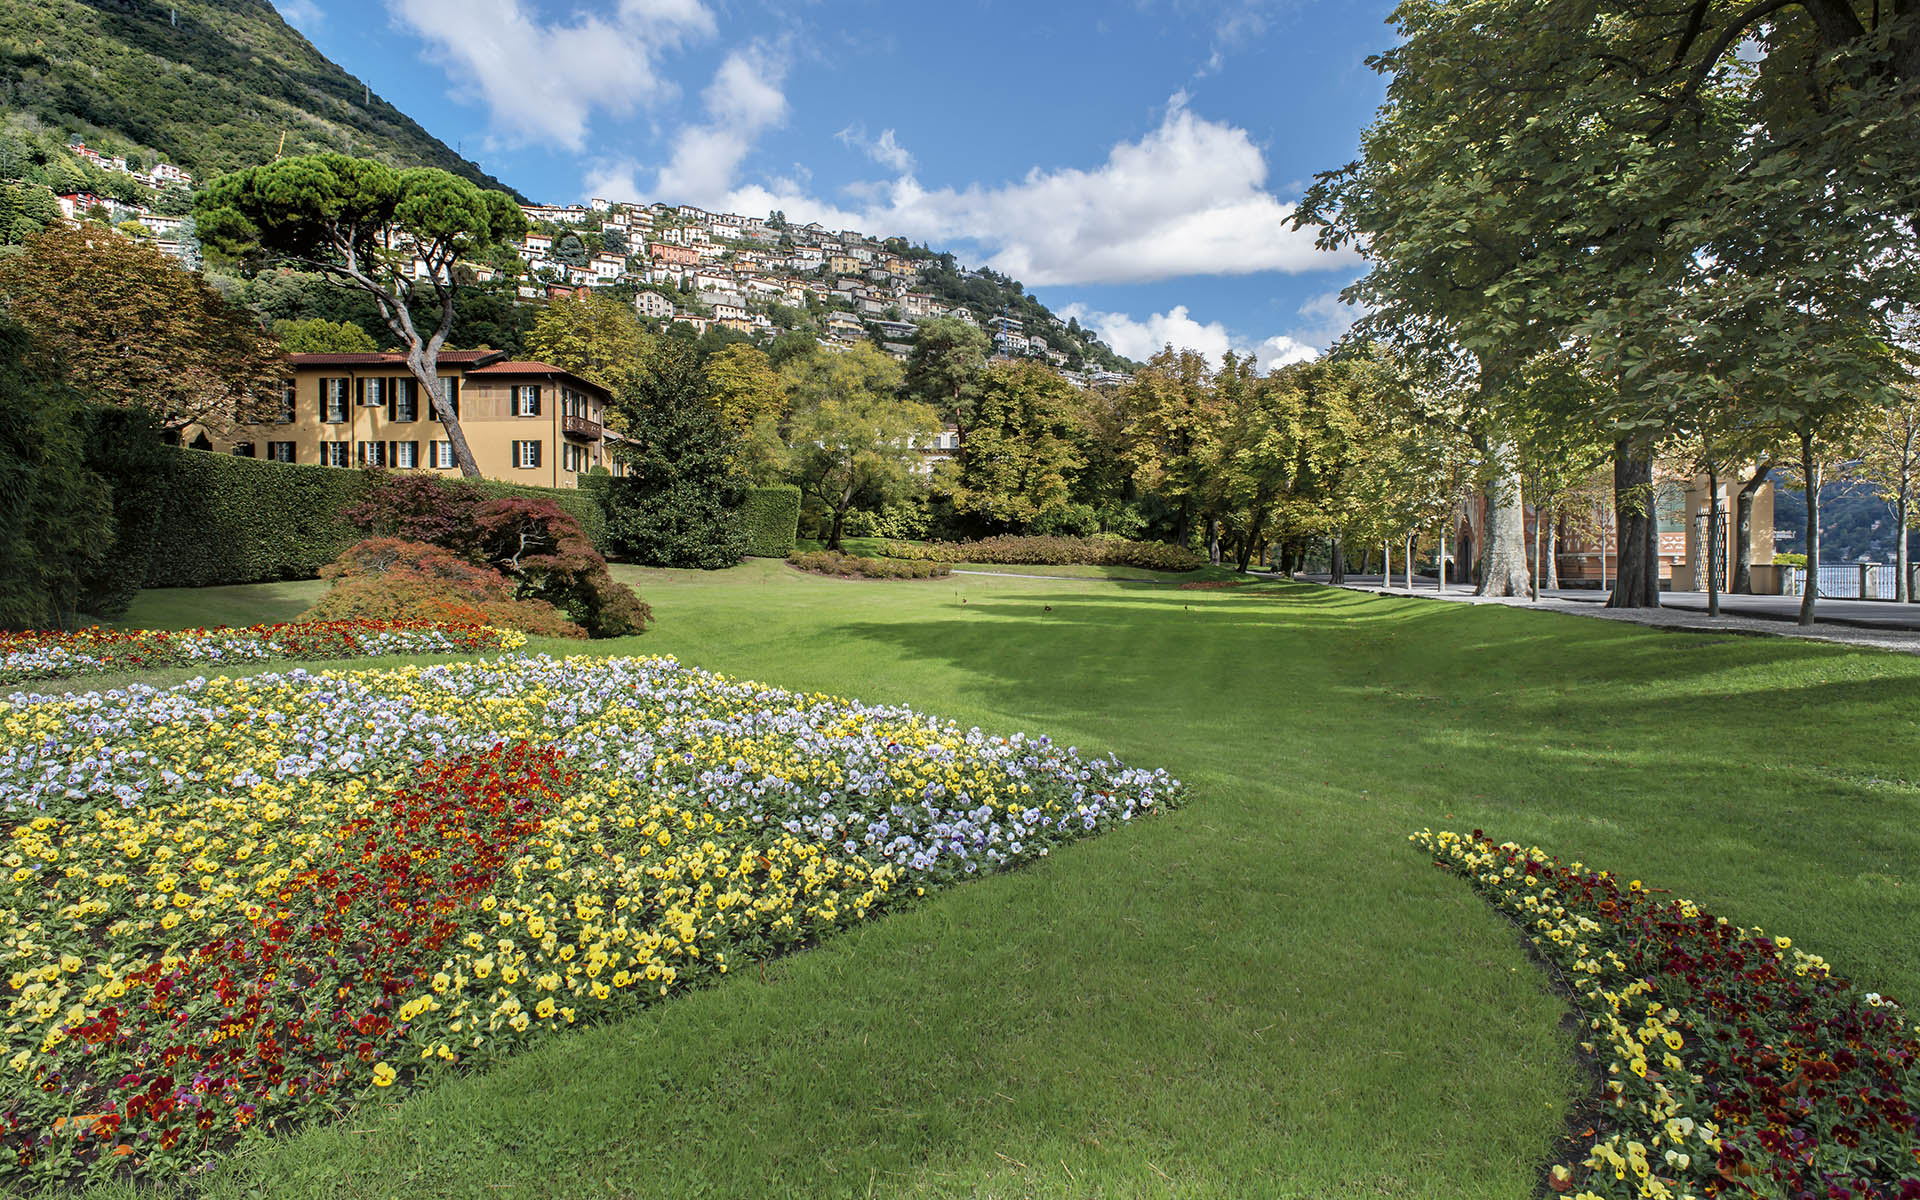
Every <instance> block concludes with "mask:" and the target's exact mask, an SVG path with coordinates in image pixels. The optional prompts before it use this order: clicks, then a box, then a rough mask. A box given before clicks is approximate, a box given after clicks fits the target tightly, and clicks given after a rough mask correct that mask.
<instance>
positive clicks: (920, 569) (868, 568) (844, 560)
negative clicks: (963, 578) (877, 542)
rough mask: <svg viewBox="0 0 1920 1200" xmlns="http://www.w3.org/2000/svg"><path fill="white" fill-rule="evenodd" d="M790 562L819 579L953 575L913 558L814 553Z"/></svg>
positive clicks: (945, 567)
mask: <svg viewBox="0 0 1920 1200" xmlns="http://www.w3.org/2000/svg"><path fill="white" fill-rule="evenodd" d="M787 562H788V563H790V564H792V565H793V566H795V567H797V568H799V569H800V570H802V571H810V572H812V573H813V574H815V575H837V576H840V577H841V578H843V579H851V578H859V579H939V578H942V577H944V576H948V575H951V574H953V568H952V567H950V566H948V565H947V564H946V563H943V562H928V561H925V560H915V559H909V558H861V557H860V556H859V555H857V554H841V553H840V552H839V551H837V550H810V551H802V552H800V553H797V554H790V555H788V556H787Z"/></svg>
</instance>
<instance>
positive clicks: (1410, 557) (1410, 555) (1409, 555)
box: [1407, 534, 1414, 592]
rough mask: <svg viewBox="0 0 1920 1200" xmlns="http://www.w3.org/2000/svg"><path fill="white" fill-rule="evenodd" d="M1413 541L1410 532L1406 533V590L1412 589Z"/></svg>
mask: <svg viewBox="0 0 1920 1200" xmlns="http://www.w3.org/2000/svg"><path fill="white" fill-rule="evenodd" d="M1413 543H1414V537H1413V535H1412V534H1408V535H1407V590H1408V591H1409V592H1411V591H1412V590H1413Z"/></svg>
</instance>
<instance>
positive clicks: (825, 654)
mask: <svg viewBox="0 0 1920 1200" xmlns="http://www.w3.org/2000/svg"><path fill="white" fill-rule="evenodd" d="M616 571H617V573H618V574H619V575H620V576H621V577H622V578H624V579H627V580H629V581H631V582H634V583H635V584H636V586H637V587H638V588H639V589H640V591H641V592H642V594H643V595H644V596H645V597H646V598H647V599H648V601H650V602H651V603H652V604H653V606H654V609H655V612H656V613H657V614H658V615H659V624H658V626H657V627H656V628H655V629H654V630H653V631H651V632H649V633H648V634H646V635H645V636H643V637H640V638H637V639H629V640H627V641H623V642H619V643H600V644H596V645H595V647H594V649H595V650H596V651H599V650H607V651H609V652H613V651H621V652H625V651H646V652H652V653H673V654H676V655H678V656H680V657H681V658H682V659H683V660H685V661H688V662H692V663H696V664H699V665H701V666H705V667H709V668H712V669H715V670H719V671H724V672H727V673H729V674H734V675H744V676H751V677H754V678H759V679H764V680H767V681H769V682H773V683H777V684H781V685H785V686H789V687H797V688H804V689H814V690H821V691H829V692H837V693H842V694H849V695H854V696H858V697H861V698H862V699H866V700H872V701H897V702H904V703H912V704H914V705H915V706H916V707H919V708H921V709H923V710H926V711H931V712H935V713H939V714H941V715H944V716H949V717H953V718H955V719H958V720H960V721H962V722H968V723H977V724H979V725H981V726H983V727H986V728H990V729H994V730H1001V731H1009V730H1013V729H1029V730H1033V731H1036V732H1046V733H1050V734H1052V735H1054V736H1056V737H1059V738H1063V739H1066V740H1069V741H1071V742H1074V743H1077V744H1078V745H1079V746H1081V747H1082V748H1083V749H1097V750H1101V751H1104V750H1109V749H1111V750H1113V751H1116V752H1117V753H1119V754H1120V755H1121V756H1122V757H1123V758H1125V759H1127V760H1128V761H1130V762H1135V763H1140V764H1146V765H1165V766H1167V767H1169V768H1171V769H1173V770H1174V771H1175V772H1176V773H1177V774H1179V775H1180V776H1182V777H1183V778H1184V779H1186V780H1187V782H1188V784H1189V786H1190V789H1191V795H1192V801H1191V803H1190V805H1189V806H1188V807H1186V808H1184V809H1181V810H1179V811H1178V812H1175V813H1173V814H1170V815H1164V816H1162V817H1159V818H1156V819H1154V820H1152V821H1148V822H1144V823H1143V824H1141V825H1140V826H1138V827H1136V828H1130V829H1125V830H1121V831H1118V832H1115V833H1113V834H1110V835H1107V836H1105V837H1102V838H1100V839H1097V840H1095V841H1092V842H1089V843H1086V844H1083V845H1080V846H1076V847H1074V848H1072V849H1071V850H1069V851H1067V852H1064V853H1060V854H1056V855H1055V856H1053V857H1052V858H1050V859H1048V860H1047V861H1046V863H1044V864H1042V865H1040V866H1039V867H1036V868H1033V869H1028V870H1023V871H1021V872H1018V873H1016V874H1013V875H1009V876H1002V877H998V878H994V879H989V880H984V881H981V882H978V883H973V884H970V885H968V886H965V887H961V888H957V889H954V890H952V891H949V892H945V893H942V894H939V895H937V896H935V897H933V898H931V899H929V900H928V901H927V902H925V903H924V904H922V905H920V906H919V907H917V908H914V909H912V910H909V911H904V912H900V913H896V914H894V915H892V916H889V917H887V918H885V919H883V920H881V921H879V922H877V923H875V924H873V925H871V926H869V927H866V928H862V929H858V930H856V931H854V932H852V933H849V934H847V935H845V936H842V937H840V938H838V939H836V940H834V941H832V942H830V943H828V944H826V945H824V946H822V947H820V948H818V949H816V950H814V951H811V952H809V953H806V954H802V955H798V956H795V957H791V958H788V959H785V960H781V961H778V962H776V963H774V964H771V965H769V966H768V967H767V968H766V969H765V972H764V975H762V974H761V973H760V972H758V971H746V970H742V971H739V972H737V973H736V974H735V975H734V976H731V977H729V979H728V981H727V983H726V984H725V985H724V986H721V987H718V988H714V989H711V990H708V991H705V992H701V993H697V994H693V995H688V996H683V997H679V998H676V999H674V1000H671V1001H669V1002H667V1003H664V1004H661V1005H658V1006H656V1007H654V1008H652V1009H650V1010H647V1011H644V1012H642V1013H639V1014H638V1015H636V1016H635V1017H633V1018H632V1019H630V1020H627V1021H624V1022H622V1023H619V1024H617V1025H613V1026H608V1027H604V1028H600V1029H596V1030H592V1031H587V1032H584V1033H582V1034H580V1035H578V1036H573V1037H567V1038H562V1039H559V1040H558V1041H556V1042H555V1043H553V1044H550V1045H548V1046H546V1047H543V1048H541V1049H539V1050H537V1051H535V1052H533V1053H530V1054H528V1055H526V1056H525V1057H523V1058H521V1059H519V1060H517V1061H515V1062H513V1063H511V1064H509V1065H508V1066H507V1067H505V1068H503V1069H500V1070H498V1071H496V1072H493V1073H491V1074H488V1075H485V1076H480V1077H475V1078H470V1079H464V1080H453V1081H448V1082H445V1083H443V1084H441V1085H439V1086H437V1087H434V1088H431V1089H429V1090H428V1091H426V1092H425V1093H423V1094H420V1095H418V1096H415V1097H412V1098H410V1099H407V1100H404V1101H402V1102H399V1103H396V1104H392V1105H390V1106H382V1107H377V1108H374V1109H372V1110H362V1111H361V1112H360V1113H359V1114H357V1115H356V1116H355V1117H353V1118H352V1119H351V1120H350V1121H348V1122H345V1123H342V1124H339V1125H335V1126H331V1127H327V1128H317V1129H313V1130H310V1131H308V1132H307V1133H305V1134H303V1135H300V1136H297V1137H295V1138H293V1139H291V1140H289V1141H287V1142H285V1143H280V1144H276V1145H274V1146H272V1147H270V1148H265V1149H260V1150H257V1151H255V1152H253V1153H252V1154H251V1155H250V1156H249V1157H247V1158H246V1159H245V1160H243V1161H241V1162H239V1163H237V1164H235V1165H234V1166H233V1167H232V1168H230V1169H228V1170H227V1171H225V1172H222V1173H221V1174H220V1175H219V1176H218V1177H216V1178H214V1179H212V1180H209V1181H206V1184H205V1189H204V1190H205V1194H207V1195H209V1196H213V1197H240V1196H255V1195H265V1196H274V1197H280V1196H313V1197H329V1198H331V1197H341V1196H389V1195H426V1194H432V1195H435V1196H471V1197H493V1196H554V1197H561V1196H566V1197H573V1196H742V1197H747V1196H751V1197H760V1196H808V1197H812V1196H867V1195H877V1196H941V1197H947V1196H982V1197H985V1196H995V1197H1001V1196H1044V1197H1063V1198H1064V1197H1089V1196H1112V1197H1122V1196H1208V1197H1212V1196H1246V1197H1262V1198H1265V1197H1299V1198H1303V1200H1304V1198H1306V1197H1361V1196H1368V1197H1376V1196H1410V1197H1422V1198H1428V1197H1432V1198H1443V1197H1463V1198H1464V1197H1474V1198H1479V1197H1513V1198H1516V1200H1518V1198H1520V1197H1524V1196H1528V1195H1530V1194H1532V1193H1533V1191H1534V1189H1535V1187H1536V1184H1537V1180H1538V1174H1537V1172H1538V1169H1539V1167H1540V1165H1541V1164H1542V1163H1543V1162H1544V1161H1545V1159H1546V1158H1547V1157H1548V1155H1549V1154H1550V1153H1551V1152H1552V1150H1553V1146H1554V1137H1555V1134H1556V1133H1558V1132H1560V1131H1561V1130H1562V1127H1563V1122H1564V1114H1565V1113H1566V1111H1567V1109H1568V1105H1569V1104H1570V1102H1571V1101H1572V1100H1573V1099H1574V1098H1575V1097H1576V1096H1577V1095H1579V1094H1581V1093H1582V1092H1583V1090H1584V1087H1585V1084H1584V1083H1583V1082H1582V1080H1581V1079H1580V1077H1579V1075H1578V1072H1577V1070H1576V1068H1575V1065H1574V1060H1573V1041H1574V1036H1573V1035H1572V1034H1571V1033H1570V1032H1568V1031H1566V1030H1564V1029H1563V1028H1561V1026H1560V1024H1559V1022H1560V1020H1561V1018H1562V1016H1563V1015H1564V1013H1565V1008H1564V1006H1563V1005H1562V1003H1561V1002H1560V1001H1559V1000H1558V999H1557V998H1555V997H1554V996H1553V995H1552V994H1551V993H1550V992H1549V991H1548V989H1547V985H1546V982H1545V980H1544V978H1543V976H1542V975H1541V973H1540V972H1539V971H1538V970H1537V969H1536V968H1535V967H1534V966H1533V965H1532V964H1531V963H1530V962H1529V960H1528V959H1527V958H1526V956H1525V955H1524V954H1523V953H1522V951H1521V949H1520V947H1519V943H1518V940H1517V938H1516V935H1515V933H1514V931H1513V930H1512V929H1511V927H1509V926H1507V925H1506V924H1504V922H1503V921H1502V919H1501V918H1500V917H1499V916H1497V915H1496V914H1495V913H1493V912H1492V911H1491V910H1490V909H1489V908H1487V907H1486V906H1484V905H1483V904H1482V903H1481V902H1480V901H1479V900H1478V899H1477V898H1476V897H1474V896H1473V895H1471V894H1470V892H1469V891H1468V889H1467V888H1466V887H1465V886H1463V885H1462V884H1460V883H1459V882H1458V881H1456V880H1453V879H1451V878H1450V877H1448V876H1447V875H1445V874H1444V873H1442V872H1441V871H1439V870H1436V869H1435V868H1434V867H1432V866H1431V865H1429V864H1428V862H1427V861H1426V860H1425V859H1424V858H1423V857H1422V856H1421V855H1420V854H1419V853H1417V852H1416V851H1414V850H1413V849H1412V848H1410V847H1409V846H1408V844H1407V842H1406V834H1407V832H1408V831H1409V830H1411V829H1414V828H1418V827H1421V826H1426V825H1432V826H1435V827H1440V826H1443V825H1444V826H1450V827H1454V828H1459V829H1471V828H1474V827H1476V826H1480V827H1484V828H1486V829H1487V830H1489V831H1490V832H1492V833H1494V834H1495V835H1496V836H1499V837H1503V838H1512V839H1514V840H1519V841H1527V842H1538V843H1539V844H1541V845H1543V846H1545V847H1546V848H1547V849H1549V850H1551V851H1553V852H1555V853H1557V854H1559V855H1561V856H1563V857H1565V858H1568V859H1575V858H1578V859H1582V860H1584V861H1586V862H1588V863H1592V864H1596V865H1600V866H1605V867H1610V868H1613V869H1617V870H1619V871H1622V872H1625V873H1627V874H1629V875H1630V876H1632V877H1636V878H1641V879H1645V880H1647V881H1648V882H1649V883H1650V884H1652V885H1653V886H1656V887H1663V888H1671V889H1674V890H1675V891H1677V892H1679V893H1681V894H1684V895H1689V896H1691V897H1692V898H1694V899H1696V900H1699V901H1700V902H1702V903H1703V904H1705V905H1707V906H1708V907H1709V908H1710V909H1712V910H1713V911H1715V912H1717V913H1720V914H1723V915H1726V916H1728V917H1730V918H1732V919H1734V920H1737V921H1740V922H1743V923H1749V924H1760V925H1764V926H1766V927H1767V928H1769V929H1772V930H1775V931H1777V932H1781V933H1788V934H1791V936H1792V937H1793V938H1794V940H1795V943H1796V944H1797V945H1800V946H1803V947H1805V948H1807V949H1809V950H1811V951H1813V952H1815V953H1819V954H1823V955H1825V956H1826V957H1827V958H1829V959H1830V960H1831V961H1832V962H1833V963H1834V964H1835V966H1836V968H1837V969H1838V970H1840V971H1841V972H1842V973H1845V974H1848V975H1850V976H1851V977H1853V978H1854V979H1855V980H1857V981H1858V982H1859V983H1860V984H1861V985H1862V986H1867V987H1872V988H1875V989H1877V990H1881V991H1884V992H1888V993H1891V994H1893V995H1896V996H1907V997H1913V996H1920V986H1916V985H1920V943H1917V942H1916V941H1915V939H1913V938H1912V937H1911V936H1910V931H1911V930H1912V929H1914V928H1915V927H1916V918H1920V899H1917V897H1916V893H1917V892H1920V879H1917V878H1916V872H1915V869H1914V864H1916V863H1920V787H1917V786H1916V783H1917V782H1920V781H1917V780H1916V771H1915V766H1914V762H1915V760H1914V757H1913V751H1912V747H1913V746H1914V744H1915V740H1914V739H1915V735H1916V733H1920V728H1917V727H1920V688H1917V686H1916V685H1917V684H1920V658H1914V657H1909V656H1898V655H1889V654H1880V653H1874V652H1868V651H1857V650H1851V649H1847V648H1842V647H1834V646H1826V645H1818V644H1812V643H1804V642H1791V641H1785V640H1772V639H1758V638H1733V637H1728V638H1721V637H1713V636H1697V635H1681V634H1672V633H1664V632H1655V631H1650V630H1644V629H1640V628H1638V627H1632V626H1623V625H1616V624H1612V623H1608V622H1600V621H1592V620H1583V619H1580V618H1576V617H1566V616H1559V615H1555V614H1550V613H1532V612H1524V611H1517V610H1511V609H1505V608H1494V607H1486V608H1481V607H1470V606H1449V605H1444V604H1441V603H1438V602H1434V601H1420V600H1411V599H1392V598H1376V597H1363V596H1359V595H1355V594H1351V593H1345V592H1338V591H1332V590H1328V589H1320V588H1313V587H1307V586H1292V585H1282V586H1262V587H1259V588H1256V589H1233V590H1228V591H1221V592H1182V591H1178V590H1175V589H1170V588H1166V587H1159V586H1147V585H1140V586H1130V585H1121V584H1111V583H1094V582H1076V581H1070V580H1029V579H1008V578H998V577H985V576H955V577H952V578H950V579H944V580H939V581H932V582H929V583H925V584H913V585H910V586H908V585H899V584H893V583H885V582H875V583H861V582H850V581H842V580H830V579H821V578H818V577H812V576H807V575H803V574H800V573H798V572H794V571H792V570H790V569H788V568H786V567H785V566H784V565H783V564H781V563H778V562H771V561H767V562H754V563H749V564H747V565H745V566H743V567H740V568H737V569H735V570H734V571H730V572H726V573H722V574H717V575H708V574H702V573H699V572H665V571H638V570H633V569H627V568H616ZM143 605H144V600H143ZM141 611H142V606H136V609H135V612H134V613H133V614H130V617H137V616H138V615H139V614H140V612H141ZM265 617H266V614H262V615H261V617H260V618H258V619H265Z"/></svg>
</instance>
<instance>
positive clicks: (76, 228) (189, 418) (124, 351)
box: [0, 224, 285, 434]
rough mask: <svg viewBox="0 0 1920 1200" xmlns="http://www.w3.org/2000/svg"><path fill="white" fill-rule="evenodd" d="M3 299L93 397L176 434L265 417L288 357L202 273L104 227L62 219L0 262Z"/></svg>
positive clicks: (69, 377)
mask: <svg viewBox="0 0 1920 1200" xmlns="http://www.w3.org/2000/svg"><path fill="white" fill-rule="evenodd" d="M0 296H4V298H5V300H6V305H7V309H8V311H9V312H10V313H11V314H12V316H13V318H14V319H15V320H16V321H18V322H19V323H20V324H21V325H22V326H23V327H25V329H26V330H27V332H28V333H29V334H30V335H31V336H32V337H33V339H34V341H35V342H36V343H37V344H38V345H39V346H41V347H42V348H43V349H44V350H45V351H46V352H47V353H48V354H49V355H51V356H52V357H53V358H54V359H55V360H56V361H57V362H58V363H59V364H60V369H61V371H62V372H63V373H64V375H65V378H66V379H67V381H68V382H69V383H71V384H72V385H73V386H74V387H76V388H78V389H79V390H80V391H81V393H82V394H83V395H85V396H86V397H87V398H88V399H89V400H91V401H93V402H94V403H98V404H108V405H114V406H117V407H121V408H132V409H140V410H143V411H147V412H150V413H152V414H153V415H154V417H155V418H156V419H157V420H158V421H159V423H160V425H161V426H162V428H164V429H165V430H167V431H169V432H171V433H173V434H178V433H179V432H180V431H181V430H184V429H186V428H187V427H188V426H191V425H195V424H202V425H208V426H210V427H213V428H215V429H224V428H226V427H227V426H230V425H232V424H234V423H236V422H245V421H249V420H255V419H258V418H259V417H260V416H261V415H262V414H263V413H264V412H266V411H268V406H269V405H271V404H274V403H276V402H277V400H278V398H279V395H280V392H281V388H282V381H283V380H284V378H285V364H284V360H283V359H282V357H281V355H280V353H279V348H278V347H277V346H276V345H275V344H274V341H273V339H272V338H271V337H269V336H268V335H267V334H265V333H264V332H262V331H261V329H260V328H259V327H258V326H257V325H256V324H255V323H254V322H252V321H251V320H248V319H247V317H246V316H245V315H244V314H243V313H241V312H239V311H237V310H235V309H234V308H233V307H232V306H230V305H229V304H227V302H226V301H225V299H223V298H222V297H221V295H220V294H219V293H218V292H216V291H215V290H214V289H213V288H211V287H209V286H208V285H207V283H206V282H205V281H204V280H202V279H201V278H200V277H199V276H198V275H196V274H194V273H193V272H191V271H188V270H185V269H184V268H182V267H181V266H180V264H179V263H178V262H176V261H174V260H173V259H171V258H168V257H167V256H166V255H164V254H162V253H160V252H159V251H158V250H155V249H154V248H152V247H151V246H147V245H143V244H141V243H139V242H136V241H134V240H133V239H131V238H128V237H125V236H123V235H121V234H119V233H115V232H114V231H112V230H110V229H107V228H105V227H103V226H99V225H90V224H81V225H55V226H53V227H51V228H49V229H48V230H47V231H46V232H44V233H41V234H39V235H37V236H36V237H34V238H33V239H32V240H31V241H30V242H29V243H28V244H27V246H26V250H25V252H24V253H21V254H16V255H13V256H12V257H9V258H7V259H5V260H4V261H0Z"/></svg>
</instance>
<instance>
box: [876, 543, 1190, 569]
mask: <svg viewBox="0 0 1920 1200" xmlns="http://www.w3.org/2000/svg"><path fill="white" fill-rule="evenodd" d="M886 553H887V554H888V555H890V556H891V557H894V558H918V559H927V560H930V561H933V562H950V563H954V562H976V563H1005V564H1011V565H1032V566H1042V565H1046V566H1059V565H1066V564H1076V565H1081V566H1092V567H1141V568H1144V569H1147V570H1152V571H1197V570H1199V569H1200V568H1201V567H1204V566H1206V565H1207V560H1206V558H1205V557H1204V556H1202V555H1199V554H1195V553H1194V552H1193V551H1191V550H1188V549H1186V548H1185V547H1182V546H1172V545H1169V544H1167V543H1166V542H1130V541H1128V540H1126V539H1125V538H1117V537H1047V536H1034V537H991V538H982V539H981V540H979V541H977V542H888V543H887V544H886Z"/></svg>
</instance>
